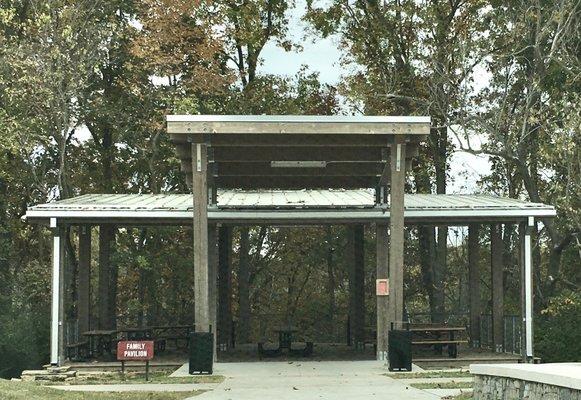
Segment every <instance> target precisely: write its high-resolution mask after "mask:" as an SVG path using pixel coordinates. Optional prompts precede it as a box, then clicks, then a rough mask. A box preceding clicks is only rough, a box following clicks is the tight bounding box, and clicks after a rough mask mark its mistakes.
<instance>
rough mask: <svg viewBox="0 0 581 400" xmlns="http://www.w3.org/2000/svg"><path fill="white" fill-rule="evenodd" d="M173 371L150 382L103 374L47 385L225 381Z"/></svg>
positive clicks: (153, 376)
mask: <svg viewBox="0 0 581 400" xmlns="http://www.w3.org/2000/svg"><path fill="white" fill-rule="evenodd" d="M171 372H172V371H155V372H150V373H149V381H147V382H146V381H145V372H127V373H125V374H122V373H121V372H111V373H103V374H94V375H93V374H91V375H82V376H79V377H77V378H75V379H74V380H71V381H67V382H47V383H45V384H46V385H91V384H117V383H131V384H138V383H220V382H222V381H223V380H224V377H223V376H222V375H192V376H184V377H176V378H171V377H170V376H169V374H170V373H171Z"/></svg>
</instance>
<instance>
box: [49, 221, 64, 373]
mask: <svg viewBox="0 0 581 400" xmlns="http://www.w3.org/2000/svg"><path fill="white" fill-rule="evenodd" d="M50 228H51V229H52V232H53V236H52V305H51V329H50V333H51V335H50V363H51V364H52V365H62V363H63V362H64V301H63V294H64V276H63V275H64V259H65V248H64V237H63V233H64V230H63V229H62V227H59V226H58V225H57V219H56V218H51V219H50Z"/></svg>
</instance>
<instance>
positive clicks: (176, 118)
mask: <svg viewBox="0 0 581 400" xmlns="http://www.w3.org/2000/svg"><path fill="white" fill-rule="evenodd" d="M166 121H167V122H321V123H330V122H346V123H377V122H380V123H410V124H420V123H427V124H429V123H430V117H426V116H420V117H416V116H407V115H406V116H368V115H361V116H349V115H167V116H166Z"/></svg>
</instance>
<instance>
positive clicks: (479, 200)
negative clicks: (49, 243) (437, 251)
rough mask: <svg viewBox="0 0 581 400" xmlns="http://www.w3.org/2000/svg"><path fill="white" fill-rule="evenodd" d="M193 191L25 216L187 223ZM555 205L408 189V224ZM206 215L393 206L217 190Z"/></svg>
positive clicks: (71, 204)
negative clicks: (419, 191)
mask: <svg viewBox="0 0 581 400" xmlns="http://www.w3.org/2000/svg"><path fill="white" fill-rule="evenodd" d="M192 201H193V200H192V195H191V194H158V195H152V194H87V195H83V196H79V197H74V198H71V199H66V200H61V201H56V202H52V203H48V204H39V205H36V206H33V207H29V208H28V210H27V212H26V215H25V218H26V219H27V220H29V221H31V222H41V223H47V222H48V220H49V219H50V218H57V219H61V220H64V221H67V222H70V223H82V222H87V223H109V222H118V223H126V224H139V223H166V224H176V225H181V224H189V223H191V218H192ZM555 215H556V212H555V208H554V207H552V206H549V205H545V204H540V203H530V202H526V201H521V200H517V199H509V198H501V197H495V196H490V195H436V194H406V195H405V212H404V217H405V220H406V223H446V224H451V223H468V222H472V221H474V222H477V221H481V222H487V221H491V222H492V221H507V222H508V221H520V220H523V219H526V218H527V217H554V216H555ZM208 218H209V220H213V221H214V222H224V223H251V222H252V223H332V222H346V223H348V222H373V221H378V220H385V219H389V207H379V206H376V205H375V204H374V196H373V193H372V192H371V191H367V190H269V191H240V190H222V191H219V192H218V204H217V206H209V207H208Z"/></svg>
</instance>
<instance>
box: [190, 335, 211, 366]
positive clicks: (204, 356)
mask: <svg viewBox="0 0 581 400" xmlns="http://www.w3.org/2000/svg"><path fill="white" fill-rule="evenodd" d="M189 347H190V368H189V373H190V375H192V374H203V373H208V374H211V373H212V372H213V368H214V334H213V333H212V332H190V337H189Z"/></svg>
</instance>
